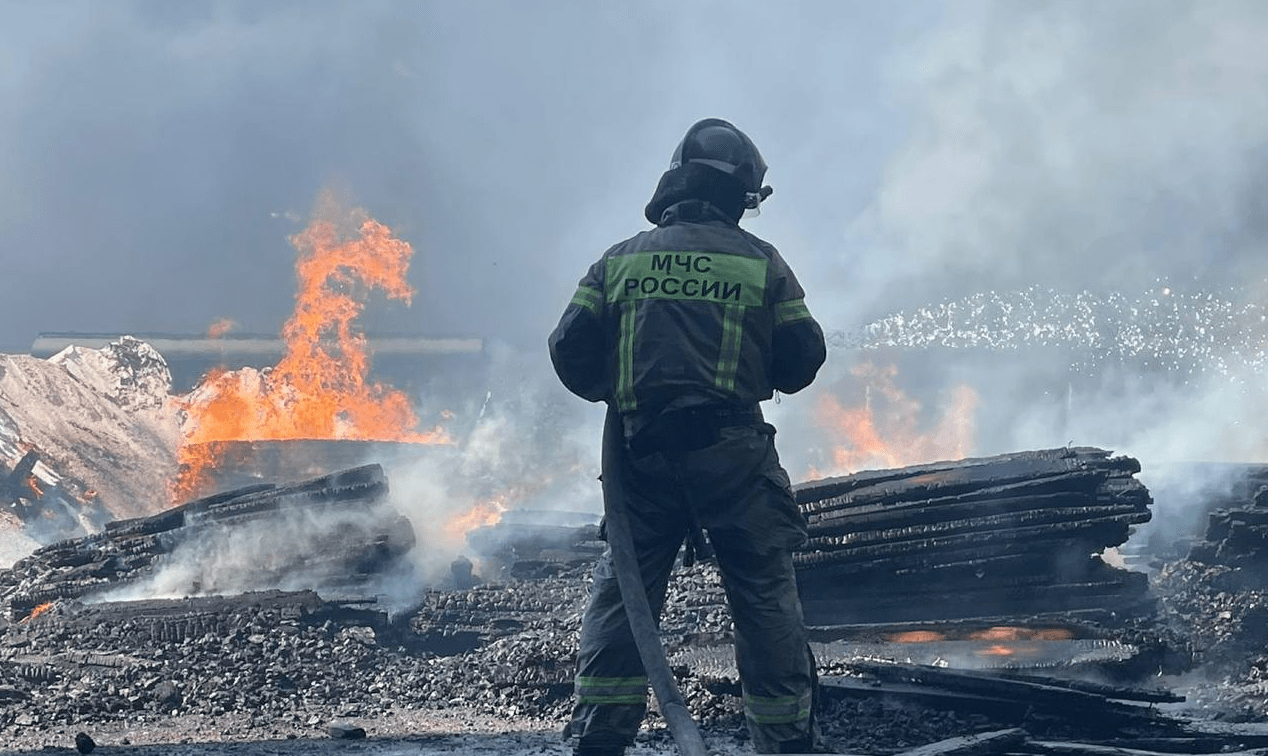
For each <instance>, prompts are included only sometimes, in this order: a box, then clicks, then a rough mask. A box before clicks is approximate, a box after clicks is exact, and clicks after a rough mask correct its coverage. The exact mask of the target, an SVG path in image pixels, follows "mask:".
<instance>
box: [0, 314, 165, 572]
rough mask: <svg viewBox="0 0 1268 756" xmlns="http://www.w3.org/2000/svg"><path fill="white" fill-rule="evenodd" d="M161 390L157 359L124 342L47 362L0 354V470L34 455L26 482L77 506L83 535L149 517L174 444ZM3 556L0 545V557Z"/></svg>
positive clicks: (158, 502) (161, 496)
mask: <svg viewBox="0 0 1268 756" xmlns="http://www.w3.org/2000/svg"><path fill="white" fill-rule="evenodd" d="M170 389H171V373H170V372H169V370H168V368H167V363H166V362H165V361H164V359H163V357H162V355H160V354H159V353H158V352H157V351H156V350H155V349H154V348H153V347H151V346H150V345H148V344H146V343H144V342H142V341H139V340H137V339H134V338H131V337H124V338H122V339H120V340H119V341H116V342H113V343H111V344H109V345H108V346H106V347H105V348H103V349H85V348H82V347H74V346H72V347H68V348H66V349H65V350H63V351H62V352H60V353H59V354H57V355H55V356H54V357H52V358H50V359H48V360H42V359H38V358H35V357H30V356H27V355H0V464H3V470H6V471H7V470H12V469H14V467H15V466H16V465H17V464H18V462H19V461H20V460H21V459H22V458H23V456H25V455H26V454H27V453H28V452H30V451H34V452H35V453H36V454H37V455H38V458H39V462H38V463H37V464H36V465H35V467H34V469H33V470H32V471H31V472H32V475H33V476H34V478H35V483H36V484H37V485H38V486H39V488H40V489H42V490H45V491H48V490H51V489H53V488H54V487H56V488H57V489H58V491H59V493H61V494H62V496H63V498H67V499H70V500H72V503H75V504H77V505H78V506H79V511H78V512H77V516H78V519H79V520H80V524H81V526H82V528H83V529H84V530H85V531H87V532H92V531H94V530H96V529H97V528H98V527H99V526H100V524H101V523H102V522H104V521H105V520H109V519H116V518H125V517H135V516H139V515H143V514H152V513H154V512H158V511H160V510H162V509H164V508H165V507H167V506H168V505H169V504H170V502H169V501H168V488H169V485H170V482H171V480H172V479H173V476H174V474H175V472H176V448H177V446H178V444H179V439H180V427H179V423H178V419H177V418H178V416H177V412H176V409H175V407H174V406H173V404H172V401H171V398H170V396H169V392H170ZM0 506H4V507H8V508H12V504H11V502H8V501H4V502H0ZM7 514H11V513H7ZM0 527H3V525H0ZM17 556H21V554H19V555H17ZM12 559H13V556H12V555H9V554H6V553H4V550H3V539H0V561H6V562H8V561H12Z"/></svg>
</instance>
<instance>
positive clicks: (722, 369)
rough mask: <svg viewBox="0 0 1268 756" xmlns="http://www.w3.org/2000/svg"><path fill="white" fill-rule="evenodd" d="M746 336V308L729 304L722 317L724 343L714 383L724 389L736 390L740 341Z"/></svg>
mask: <svg viewBox="0 0 1268 756" xmlns="http://www.w3.org/2000/svg"><path fill="white" fill-rule="evenodd" d="M743 336H744V308H743V307H740V306H739V305H727V306H726V314H725V315H723V317H722V344H721V349H720V350H719V351H718V369H717V372H716V373H715V374H714V376H713V385H714V386H717V387H718V388H720V389H722V390H723V391H734V390H735V371H736V370H738V369H739V367H740V342H741V341H742V340H743V338H742V337H743Z"/></svg>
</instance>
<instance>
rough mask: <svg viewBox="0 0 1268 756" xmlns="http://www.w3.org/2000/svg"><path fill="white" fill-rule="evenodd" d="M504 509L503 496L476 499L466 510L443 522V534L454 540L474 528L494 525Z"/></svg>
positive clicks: (499, 520)
mask: <svg viewBox="0 0 1268 756" xmlns="http://www.w3.org/2000/svg"><path fill="white" fill-rule="evenodd" d="M506 510H507V506H506V503H505V498H504V497H498V498H494V499H486V500H484V501H478V502H476V504H475V505H474V506H473V507H471V508H470V509H468V510H467V511H465V512H463V513H461V514H457V515H454V516H453V517H451V518H449V520H448V521H447V522H445V525H444V531H445V535H446V536H447V537H448V538H449V539H450V540H455V541H456V540H459V539H461V538H463V537H465V536H466V534H467V533H470V532H471V531H472V530H475V529H476V528H482V527H486V526H489V525H496V524H498V523H499V522H501V521H502V514H503V513H504V512H506Z"/></svg>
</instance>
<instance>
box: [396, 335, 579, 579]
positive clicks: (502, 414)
mask: <svg viewBox="0 0 1268 756" xmlns="http://www.w3.org/2000/svg"><path fill="white" fill-rule="evenodd" d="M490 352H491V355H490V356H491V362H492V364H491V366H490V369H489V380H488V383H487V384H486V385H487V386H488V388H487V391H486V392H485V393H484V394H483V395H479V396H477V397H475V399H474V400H471V399H468V401H470V403H469V404H467V405H465V406H462V405H455V406H452V407H451V408H450V409H451V412H450V414H451V415H452V417H453V419H454V423H456V424H460V425H462V426H463V427H462V428H455V437H456V438H457V439H458V440H457V441H456V444H455V446H453V447H450V448H444V449H441V448H437V449H435V450H434V452H433V453H428V454H423V455H420V456H419V457H417V458H416V459H413V460H409V461H404V462H401V463H397V464H389V465H388V466H387V467H388V470H387V471H388V475H389V479H390V481H391V488H392V496H391V502H392V504H393V505H394V506H395V507H396V508H397V509H399V510H400V511H401V512H403V513H404V514H405V515H406V516H408V517H409V519H410V521H411V522H412V523H413V525H414V532H415V537H416V538H417V540H418V543H419V547H418V548H416V549H415V550H414V552H413V555H414V559H415V562H416V566H417V568H418V570H419V574H421V575H422V576H423V578H424V582H426V583H429V584H437V583H443V582H444V581H445V580H446V579H447V578H448V571H449V568H450V563H451V562H452V561H453V560H454V559H455V558H456V557H459V556H464V557H468V558H470V559H473V560H475V561H476V567H477V570H484V576H485V577H493V576H494V575H492V574H490V571H493V570H496V569H498V565H497V564H496V560H494V559H492V557H494V556H495V554H496V552H497V551H498V550H499V546H500V543H499V534H498V533H497V532H496V530H494V532H492V533H489V532H482V531H481V528H485V527H489V526H496V525H497V524H498V523H500V522H501V519H502V516H503V514H504V513H506V512H516V513H519V514H520V515H521V516H526V517H527V519H528V521H530V522H531V521H534V520H537V521H541V522H552V521H555V520H556V518H557V517H558V516H560V515H568V517H567V521H568V522H571V523H580V522H587V521H589V522H594V521H597V515H598V512H600V511H601V509H602V505H601V502H600V496H599V484H598V482H597V478H598V473H599V464H598V455H597V448H596V447H597V443H596V442H597V438H598V437H597V435H596V431H595V430H594V427H595V426H594V425H593V423H594V420H595V419H596V418H598V417H601V415H602V413H601V412H600V411H598V410H597V409H596V408H595V407H592V406H587V405H584V403H582V402H581V401H580V400H574V399H573V398H572V397H570V396H569V395H568V394H567V393H566V392H565V391H564V390H563V389H562V388H561V387H560V386H559V385H558V383H557V381H556V380H555V378H554V376H553V375H550V374H548V373H546V372H543V371H542V370H541V367H542V366H541V363H540V362H539V361H537V360H534V359H531V358H526V357H525V356H524V355H523V354H522V353H520V352H519V351H518V350H515V349H511V348H510V347H507V346H506V345H494V346H493V347H492V348H491V350H490ZM429 401H430V402H433V403H434V402H438V401H443V399H442V398H436V397H433V398H431V399H430V400H429ZM470 537H475V538H476V539H477V540H476V541H475V542H473V541H472V540H471V538H470Z"/></svg>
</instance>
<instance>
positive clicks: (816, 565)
mask: <svg viewBox="0 0 1268 756" xmlns="http://www.w3.org/2000/svg"><path fill="white" fill-rule="evenodd" d="M1096 549H1097V544H1096V543H1095V542H1088V541H1085V540H1083V539H1077V538H1063V539H1056V540H1053V541H1049V542H1046V543H1045V545H1044V548H1037V544H1036V543H1035V542H1025V543H1012V542H1010V541H1006V542H1004V543H1002V544H988V545H986V546H978V547H974V548H963V549H950V550H944V551H932V552H920V551H912V552H911V553H903V554H896V555H894V556H890V557H885V558H883V559H876V560H856V561H851V562H836V563H828V562H825V561H824V560H823V558H822V557H821V556H819V555H820V554H821V553H822V552H809V553H807V552H796V553H794V554H793V564H794V565H795V566H796V567H797V573H798V578H799V579H823V578H832V577H834V576H843V575H859V574H861V573H871V574H874V575H875V576H876V577H877V579H883V580H886V581H889V580H893V579H894V578H896V577H900V576H906V575H909V574H910V575H911V576H914V578H915V579H918V580H920V581H922V582H926V583H927V582H930V581H934V580H937V579H938V578H939V577H940V576H939V575H934V574H931V573H932V571H937V572H947V571H951V572H954V571H966V570H967V571H973V572H975V573H976V572H977V571H979V570H981V571H984V572H987V573H990V572H991V571H994V570H1000V569H1007V570H1012V571H1013V574H1020V573H1022V572H1026V571H1028V572H1039V573H1043V574H1045V575H1046V574H1047V572H1048V571H1049V570H1050V569H1051V567H1052V564H1053V555H1054V554H1056V553H1060V554H1062V555H1068V554H1087V555H1089V558H1088V559H1087V560H1086V562H1084V563H1083V566H1084V567H1085V568H1086V569H1101V567H1097V566H1093V565H1094V564H1096V563H1097V562H1098V561H1099V560H1093V559H1091V558H1090V555H1091V554H1093V553H1094V552H1095V551H1096ZM1100 565H1102V566H1104V567H1105V568H1109V565H1105V564H1104V562H1100ZM975 577H976V575H975Z"/></svg>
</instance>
